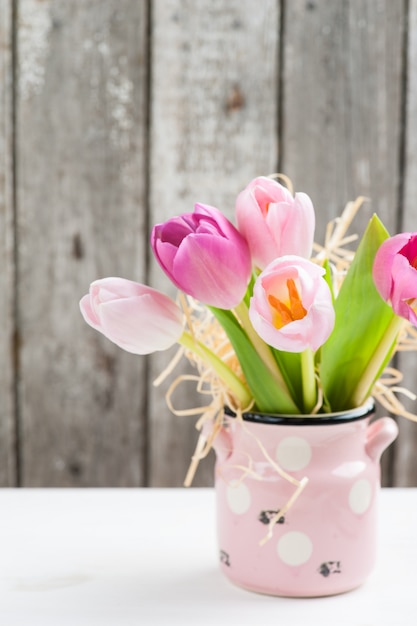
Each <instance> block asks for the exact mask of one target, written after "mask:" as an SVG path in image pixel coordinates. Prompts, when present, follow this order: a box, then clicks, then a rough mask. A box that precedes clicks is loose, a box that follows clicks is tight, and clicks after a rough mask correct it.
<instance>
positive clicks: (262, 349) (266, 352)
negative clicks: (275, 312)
mask: <svg viewBox="0 0 417 626" xmlns="http://www.w3.org/2000/svg"><path fill="white" fill-rule="evenodd" d="M234 312H235V314H236V316H237V318H238V319H239V321H240V323H241V324H242V328H243V329H244V331H245V332H246V334H247V336H248V337H249V340H250V341H251V342H252V345H253V347H254V348H255V350H256V352H257V353H258V354H259V356H260V358H261V359H262V361H263V362H264V363H265V365H266V367H267V368H268V369H269V371H270V372H271V374H272V376H273V377H274V380H275V382H276V383H277V385H279V386H280V388H281V389H283V390H285V391H286V392H288V396H289V397H291V394H290V392H289V389H288V386H287V384H286V382H285V380H284V378H283V376H282V374H281V370H280V369H279V367H278V364H277V362H276V360H275V358H274V355H273V354H272V352H271V348H270V347H269V346H268V344H267V343H265V341H263V339H261V337H260V336H259V335H258V333H257V332H256V330H255V329H254V327H253V325H252V322H251V321H250V317H249V311H248V307H247V306H246V304H245V302H244V301H243V300H242V302H241V303H240V304H238V306H237V307H235V308H234Z"/></svg>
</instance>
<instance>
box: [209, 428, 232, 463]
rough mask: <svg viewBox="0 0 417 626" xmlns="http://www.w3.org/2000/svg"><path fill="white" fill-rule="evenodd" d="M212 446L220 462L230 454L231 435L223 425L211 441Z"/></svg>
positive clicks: (225, 459)
mask: <svg viewBox="0 0 417 626" xmlns="http://www.w3.org/2000/svg"><path fill="white" fill-rule="evenodd" d="M213 448H214V450H215V452H216V456H217V460H218V461H219V462H220V463H224V462H225V461H227V459H228V458H229V457H230V456H231V454H232V452H233V443H232V437H231V435H230V433H229V431H228V430H226V428H224V426H223V427H222V428H221V429H220V431H219V432H218V433H217V435H216V438H215V439H214V441H213Z"/></svg>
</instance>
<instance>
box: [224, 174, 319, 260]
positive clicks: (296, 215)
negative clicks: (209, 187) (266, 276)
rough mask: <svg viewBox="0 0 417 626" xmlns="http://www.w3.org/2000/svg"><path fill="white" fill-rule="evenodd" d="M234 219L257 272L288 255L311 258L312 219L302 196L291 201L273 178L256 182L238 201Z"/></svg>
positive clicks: (309, 206)
mask: <svg viewBox="0 0 417 626" xmlns="http://www.w3.org/2000/svg"><path fill="white" fill-rule="evenodd" d="M236 219H237V225H238V229H239V231H240V232H241V233H242V235H243V236H244V237H245V239H246V241H247V242H248V244H249V248H250V251H251V255H252V260H253V263H254V265H255V266H257V267H259V268H260V269H263V268H265V267H266V266H267V265H268V263H270V262H271V261H273V260H274V259H276V258H277V257H280V256H284V255H287V254H296V255H298V256H302V257H305V258H309V257H310V256H311V251H312V247H313V239H314V227H315V215H314V208H313V204H312V202H311V200H310V198H309V197H308V196H307V195H306V194H305V193H296V194H295V197H294V198H293V197H292V195H291V194H290V192H289V191H288V189H286V188H285V187H283V186H282V185H280V183H278V182H276V181H275V180H273V179H272V178H267V177H265V176H261V177H259V178H255V179H254V180H252V182H250V183H249V185H248V186H247V187H246V188H245V189H244V190H243V191H242V192H241V193H240V194H239V195H238V197H237V200H236Z"/></svg>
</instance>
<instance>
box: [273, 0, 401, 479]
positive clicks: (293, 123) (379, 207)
mask: <svg viewBox="0 0 417 626" xmlns="http://www.w3.org/2000/svg"><path fill="white" fill-rule="evenodd" d="M405 19H406V15H405V3H404V2H389V1H385V0H378V1H375V2H363V1H361V0H349V1H348V2H333V3H330V2H318V1H316V0H309V1H305V0H295V1H294V2H286V4H285V23H284V33H285V39H284V50H283V85H284V90H283V95H284V100H283V105H282V116H283V118H282V131H283V132H282V162H281V163H282V169H283V170H284V171H285V172H286V174H288V175H289V176H290V177H291V178H292V179H293V180H294V182H295V184H296V188H297V189H298V190H299V191H305V192H307V193H308V194H309V195H310V196H311V197H312V199H313V202H314V206H315V209H316V214H317V221H318V224H317V239H318V241H320V242H321V241H323V236H324V229H325V226H326V224H327V222H328V220H329V219H334V218H335V217H337V216H338V215H339V214H340V212H341V210H342V209H343V207H344V205H345V204H346V202H347V201H348V200H353V199H355V198H356V197H357V196H359V195H362V196H366V197H368V198H370V200H371V203H370V204H369V203H367V204H366V205H364V207H363V209H362V210H361V212H360V214H359V215H358V217H357V218H356V220H355V222H354V226H353V228H352V232H353V233H355V232H357V233H359V234H361V233H362V232H363V229H364V227H365V225H366V223H367V221H368V220H369V218H370V217H371V215H372V213H373V212H377V213H378V215H379V217H380V218H381V219H382V221H383V222H384V224H385V225H386V227H387V228H388V229H389V230H390V231H391V232H395V231H396V229H397V227H398V210H399V186H400V181H401V172H400V169H399V164H400V157H401V138H402V124H403V120H402V117H401V114H402V69H403V66H402V63H403V54H402V52H403V48H402V46H403V40H404V24H405ZM391 450H394V447H393V448H391ZM385 457H386V461H385V465H384V483H390V482H391V480H393V478H392V477H391V476H390V459H389V453H387V454H386V455H385Z"/></svg>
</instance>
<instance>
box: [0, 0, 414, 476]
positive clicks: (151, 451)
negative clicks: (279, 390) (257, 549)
mask: <svg viewBox="0 0 417 626" xmlns="http://www.w3.org/2000/svg"><path fill="white" fill-rule="evenodd" d="M12 7H16V9H15V11H16V18H17V19H16V23H15V25H13V24H12V22H13V16H12ZM13 28H15V32H16V37H17V39H16V42H17V45H16V52H17V66H16V70H17V71H16V77H14V71H13V54H12V38H13V32H14V31H13ZM416 68H417V0H397V2H392V1H390V0H373V1H372V2H365V1H364V0H344V1H343V2H323V1H320V0H263V1H262V2H258V3H256V10H254V2H253V0H229V1H228V2H224V1H223V0H144V1H143V2H135V0H90V1H89V2H83V0H72V1H71V2H66V1H65V0H42V1H40V0H19V1H17V0H0V261H1V264H2V270H1V272H0V288H1V292H2V299H1V300H0V319H1V321H2V333H0V398H1V402H0V486H10V485H15V484H17V482H18V481H19V480H20V479H21V483H22V485H24V486H122V485H123V486H129V485H135V486H137V485H152V486H179V485H181V484H182V482H183V479H184V476H185V473H186V469H187V467H188V463H189V460H190V456H191V454H192V452H193V450H194V446H195V444H196V440H197V433H196V431H195V428H194V422H195V418H193V417H180V416H175V415H172V414H171V413H170V411H169V409H168V408H167V406H166V403H165V398H164V395H165V392H166V391H167V388H168V385H169V383H170V382H172V380H174V379H175V376H176V375H177V374H179V373H182V372H184V371H189V369H188V368H187V367H185V366H183V367H180V368H179V369H177V370H176V372H175V373H174V374H173V375H171V377H170V379H169V381H166V382H165V383H164V384H163V385H162V386H161V387H160V388H157V389H155V388H154V387H153V385H152V381H153V380H154V379H155V378H156V377H157V376H158V375H159V373H160V372H161V371H162V370H163V369H164V368H165V366H166V365H167V363H168V361H169V359H170V357H171V356H172V355H173V354H174V353H175V349H173V350H171V351H168V352H164V353H160V354H157V355H154V356H152V357H151V358H149V359H146V358H140V357H136V356H132V355H129V354H127V353H124V352H122V351H121V350H120V349H118V348H116V347H115V346H113V345H112V344H111V343H110V342H109V341H107V340H106V339H105V338H104V337H102V336H101V335H99V334H98V333H97V332H95V331H94V330H92V329H90V328H89V327H87V326H86V324H85V323H84V322H83V320H82V318H81V315H80V313H79V310H78V300H79V298H80V297H81V296H82V295H84V293H86V292H87V290H88V286H89V283H90V282H91V281H93V280H95V279H97V278H100V277H103V276H109V275H119V276H123V277H125V278H130V279H133V280H137V281H140V282H147V283H149V284H152V285H153V286H154V287H157V288H160V289H161V290H163V291H165V292H166V293H169V294H170V295H171V296H172V297H175V296H176V292H175V290H174V288H173V287H172V285H171V284H170V283H169V281H168V279H167V278H166V277H165V276H164V275H163V273H162V270H160V268H159V267H157V265H156V263H155V262H154V260H153V259H152V255H151V253H150V248H149V234H150V233H149V230H150V228H151V227H152V225H153V224H155V223H158V222H161V221H164V220H166V219H168V218H169V217H171V216H173V215H176V214H179V213H182V212H188V211H192V210H193V205H194V203H195V202H203V203H206V204H211V205H214V206H217V207H218V208H219V209H221V210H222V211H224V212H225V214H226V215H227V216H228V217H230V218H232V219H233V214H234V201H235V197H236V195H237V193H238V192H239V191H240V190H241V189H242V188H243V187H244V186H245V185H246V184H247V183H248V182H249V181H250V180H251V178H253V177H254V176H256V175H264V174H269V173H272V172H274V171H277V170H278V169H279V170H280V171H282V172H284V173H286V174H287V175H288V176H289V177H290V178H291V179H292V180H293V182H294V186H295V188H296V190H298V191H305V192H306V193H308V194H309V195H310V196H311V198H312V199H313V202H314V205H315V208H316V212H317V216H318V218H317V237H316V238H317V240H318V241H322V240H323V235H324V230H325V225H326V223H327V221H328V220H329V219H333V218H335V217H337V216H338V215H339V214H340V212H341V210H342V208H343V206H344V205H345V203H346V202H347V201H348V200H352V199H354V198H356V197H357V196H358V195H364V196H367V197H369V198H370V202H369V203H367V204H365V205H364V206H363V208H362V209H361V211H360V213H359V215H358V216H357V218H356V220H355V223H354V224H353V227H352V232H357V233H359V234H360V233H362V232H363V229H364V227H365V225H366V223H367V221H368V220H369V218H370V216H371V214H372V213H373V212H377V213H378V215H379V216H380V217H381V219H382V220H383V222H384V223H385V224H386V226H387V228H388V229H389V231H390V232H391V233H395V232H399V231H400V230H413V231H414V230H417V228H416V220H417V213H416V208H415V206H416V203H415V198H416V197H417V182H416V181H417V175H416V171H415V170H416V167H417V144H416V141H417V139H416V138H417V127H416V125H417V73H416V72H417V70H416ZM14 80H15V82H13V81H14ZM14 96H16V98H15V97H14ZM14 106H15V108H13V107H14ZM14 184H15V185H16V194H14V187H13V186H14ZM15 242H16V244H17V247H16V249H15V247H14V246H15ZM15 261H16V263H15ZM399 364H400V367H401V370H402V371H404V372H405V374H406V375H405V380H404V383H405V385H406V386H407V387H409V388H410V389H411V390H413V391H415V390H416V389H417V376H416V371H417V368H416V356H415V354H408V355H402V356H401V359H400V360H399ZM15 391H17V395H15ZM16 399H17V403H16V402H15V400H16ZM174 402H175V405H176V406H177V407H178V408H184V407H190V406H195V405H199V404H200V405H201V404H202V403H205V402H206V399H205V398H203V399H201V397H198V395H197V394H196V392H195V391H194V389H193V388H192V385H187V386H186V387H183V388H182V387H181V388H179V390H178V391H177V393H176V394H175V397H174ZM15 404H16V406H15ZM407 406H408V407H409V408H410V409H414V410H415V409H416V403H415V402H414V403H413V402H410V403H407ZM380 414H382V411H379V412H378V415H380ZM399 426H400V436H399V439H398V441H397V443H396V444H395V446H392V447H391V448H390V451H389V452H387V453H386V454H385V455H384V463H383V482H384V484H386V485H388V484H392V485H397V486H406V485H410V486H411V485H417V461H416V455H415V453H414V450H415V448H416V445H417V425H416V424H412V423H409V422H408V421H406V420H403V419H400V420H399ZM212 482H213V457H211V459H210V460H207V461H206V462H204V463H203V464H202V465H201V467H200V469H199V470H198V473H197V476H196V479H195V483H194V484H195V485H196V486H203V485H211V484H212Z"/></svg>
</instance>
